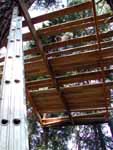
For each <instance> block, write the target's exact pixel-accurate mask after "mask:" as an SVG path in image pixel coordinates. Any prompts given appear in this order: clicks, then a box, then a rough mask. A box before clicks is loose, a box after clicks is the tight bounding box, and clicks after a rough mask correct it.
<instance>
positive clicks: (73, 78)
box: [26, 69, 113, 90]
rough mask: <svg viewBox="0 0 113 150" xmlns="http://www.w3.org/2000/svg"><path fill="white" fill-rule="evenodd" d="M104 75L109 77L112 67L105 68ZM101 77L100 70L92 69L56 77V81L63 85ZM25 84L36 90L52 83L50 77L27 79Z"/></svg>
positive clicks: (50, 85)
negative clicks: (91, 70)
mask: <svg viewBox="0 0 113 150" xmlns="http://www.w3.org/2000/svg"><path fill="white" fill-rule="evenodd" d="M104 72H105V76H106V78H107V77H110V73H112V72H113V69H110V70H105V71H104ZM100 79H102V72H101V71H95V72H94V71H93V72H84V73H79V74H76V75H70V76H67V77H66V76H64V77H62V76H61V77H58V78H57V82H58V83H59V85H60V86H63V85H64V84H65V85H66V84H72V83H75V82H76V83H77V82H83V81H88V80H100ZM26 86H27V87H28V88H29V89H30V90H37V89H39V88H44V87H48V88H52V87H53V84H52V81H51V79H50V78H49V79H44V80H34V81H28V82H26Z"/></svg>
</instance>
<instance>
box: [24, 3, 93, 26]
mask: <svg viewBox="0 0 113 150" xmlns="http://www.w3.org/2000/svg"><path fill="white" fill-rule="evenodd" d="M91 8H92V3H91V2H90V1H89V2H86V3H82V4H79V5H75V6H71V7H68V8H64V9H61V10H57V11H54V12H51V13H48V14H45V15H41V16H38V17H35V18H32V19H31V20H32V23H33V24H36V23H40V22H43V21H46V20H50V19H53V18H57V17H62V16H64V15H69V14H73V13H75V12H80V11H83V10H87V9H91ZM26 25H27V23H26V21H23V26H26Z"/></svg>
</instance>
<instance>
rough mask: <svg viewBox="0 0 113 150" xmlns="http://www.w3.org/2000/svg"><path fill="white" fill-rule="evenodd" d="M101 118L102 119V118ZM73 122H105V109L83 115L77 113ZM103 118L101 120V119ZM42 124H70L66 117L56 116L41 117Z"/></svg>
mask: <svg viewBox="0 0 113 150" xmlns="http://www.w3.org/2000/svg"><path fill="white" fill-rule="evenodd" d="M102 118H103V119H102ZM73 119H74V122H75V124H76V125H78V124H79V125H80V124H90V123H97V122H99V123H100V122H101V123H103V122H106V121H107V120H106V121H105V111H104V112H99V113H91V114H85V115H78V116H73ZM102 120H103V121H102ZM42 122H43V125H44V126H49V127H50V126H51V127H53V126H55V127H56V126H63V125H66V124H68V125H69V124H70V122H69V119H68V118H67V117H60V118H59V117H58V118H46V119H42Z"/></svg>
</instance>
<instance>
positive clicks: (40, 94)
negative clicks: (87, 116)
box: [31, 82, 113, 113]
mask: <svg viewBox="0 0 113 150" xmlns="http://www.w3.org/2000/svg"><path fill="white" fill-rule="evenodd" d="M111 87H113V83H112V82H110V83H107V84H106V88H107V91H108V92H107V98H108V100H107V101H108V103H107V105H109V103H110V93H109V88H111ZM62 93H63V95H64V96H65V98H66V100H67V102H68V105H69V108H70V110H71V111H76V109H77V110H78V109H86V108H102V107H105V106H106V102H105V100H104V98H103V97H104V93H103V88H102V84H95V85H87V86H84V85H82V86H78V87H68V88H62ZM31 95H32V98H33V101H34V103H35V104H36V106H37V107H38V111H39V112H41V113H50V112H64V111H66V110H65V108H64V107H63V105H62V103H61V101H60V99H59V97H58V95H57V92H56V90H55V89H49V90H45V91H34V92H33V91H32V92H31Z"/></svg>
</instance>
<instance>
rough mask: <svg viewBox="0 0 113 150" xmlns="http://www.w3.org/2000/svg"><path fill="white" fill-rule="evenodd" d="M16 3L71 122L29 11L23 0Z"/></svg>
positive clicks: (67, 108) (66, 105)
mask: <svg viewBox="0 0 113 150" xmlns="http://www.w3.org/2000/svg"><path fill="white" fill-rule="evenodd" d="M18 3H19V5H20V8H21V10H22V12H23V15H24V17H25V20H26V22H27V24H28V27H29V29H30V31H31V33H32V36H33V38H34V40H35V44H36V46H37V48H38V49H39V51H40V54H41V56H42V58H43V62H44V64H45V66H46V68H47V70H48V73H49V74H50V76H51V79H52V82H53V85H54V86H55V87H56V90H57V92H58V95H59V98H60V99H61V101H62V103H63V105H64V107H65V109H66V110H67V113H68V115H69V118H70V120H71V122H72V123H73V119H72V116H71V113H70V110H69V106H68V103H67V102H66V100H65V97H64V96H63V95H62V93H61V91H60V87H59V85H58V83H57V80H56V78H55V75H54V72H53V69H52V67H51V65H50V63H49V62H48V60H47V58H46V55H45V53H44V50H43V46H42V43H41V40H40V38H39V37H38V36H37V34H36V30H35V28H34V26H33V25H32V21H31V19H30V15H29V13H28V11H27V8H26V6H25V3H24V2H23V0H18Z"/></svg>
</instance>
